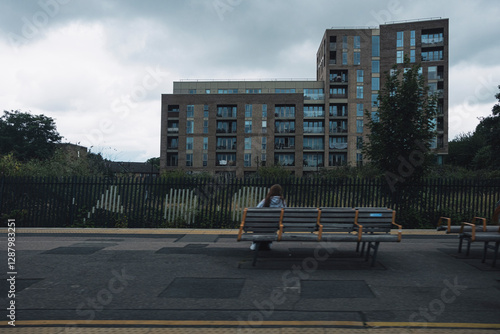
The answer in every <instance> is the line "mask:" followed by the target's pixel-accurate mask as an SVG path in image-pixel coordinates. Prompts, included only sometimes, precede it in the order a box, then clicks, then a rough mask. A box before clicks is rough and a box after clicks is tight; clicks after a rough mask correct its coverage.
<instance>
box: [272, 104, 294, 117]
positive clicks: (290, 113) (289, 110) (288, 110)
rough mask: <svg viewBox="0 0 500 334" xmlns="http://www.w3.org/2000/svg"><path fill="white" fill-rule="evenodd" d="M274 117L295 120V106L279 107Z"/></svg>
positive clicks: (275, 110)
mask: <svg viewBox="0 0 500 334" xmlns="http://www.w3.org/2000/svg"><path fill="white" fill-rule="evenodd" d="M274 117H284V118H295V106H293V105H292V106H286V105H277V106H276V108H275V109H274Z"/></svg>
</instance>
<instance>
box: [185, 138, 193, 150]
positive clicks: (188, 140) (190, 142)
mask: <svg viewBox="0 0 500 334" xmlns="http://www.w3.org/2000/svg"><path fill="white" fill-rule="evenodd" d="M192 149H193V137H186V151H190V150H192Z"/></svg>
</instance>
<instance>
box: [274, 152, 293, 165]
mask: <svg viewBox="0 0 500 334" xmlns="http://www.w3.org/2000/svg"><path fill="white" fill-rule="evenodd" d="M274 162H275V164H276V165H280V166H295V154H294V153H275V154H274Z"/></svg>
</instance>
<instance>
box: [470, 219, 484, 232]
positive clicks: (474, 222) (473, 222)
mask: <svg viewBox="0 0 500 334" xmlns="http://www.w3.org/2000/svg"><path fill="white" fill-rule="evenodd" d="M477 220H480V221H482V222H483V232H486V218H482V217H474V218H472V224H474V225H476V224H478V223H476V221H477Z"/></svg>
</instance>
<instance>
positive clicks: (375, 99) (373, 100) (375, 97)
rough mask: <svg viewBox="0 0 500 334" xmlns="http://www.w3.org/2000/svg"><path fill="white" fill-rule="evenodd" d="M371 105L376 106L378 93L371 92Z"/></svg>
mask: <svg viewBox="0 0 500 334" xmlns="http://www.w3.org/2000/svg"><path fill="white" fill-rule="evenodd" d="M372 107H373V108H377V107H378V94H372Z"/></svg>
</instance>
